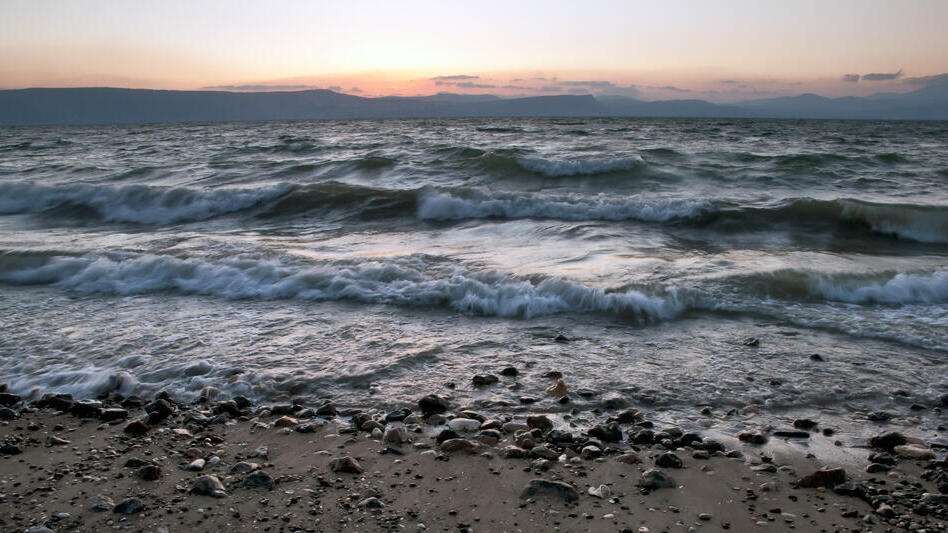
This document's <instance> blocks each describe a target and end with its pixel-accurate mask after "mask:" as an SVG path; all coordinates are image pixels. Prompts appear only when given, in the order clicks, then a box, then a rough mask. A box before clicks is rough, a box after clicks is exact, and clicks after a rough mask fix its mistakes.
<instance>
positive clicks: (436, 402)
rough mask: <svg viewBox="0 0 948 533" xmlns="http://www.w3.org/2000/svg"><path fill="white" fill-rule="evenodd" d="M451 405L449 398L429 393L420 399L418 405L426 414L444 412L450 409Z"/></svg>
mask: <svg viewBox="0 0 948 533" xmlns="http://www.w3.org/2000/svg"><path fill="white" fill-rule="evenodd" d="M449 406H450V404H449V403H448V400H447V399H446V398H444V397H442V396H438V395H437V394H429V395H427V396H425V397H423V398H422V399H420V400H418V407H419V408H420V409H421V412H422V414H424V415H425V416H428V415H432V414H435V413H443V412H445V411H447V410H448V407H449Z"/></svg>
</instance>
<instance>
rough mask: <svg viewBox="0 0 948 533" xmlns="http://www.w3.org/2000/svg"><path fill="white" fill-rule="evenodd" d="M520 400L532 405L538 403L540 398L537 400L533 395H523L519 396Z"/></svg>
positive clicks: (524, 403)
mask: <svg viewBox="0 0 948 533" xmlns="http://www.w3.org/2000/svg"><path fill="white" fill-rule="evenodd" d="M518 401H519V402H520V403H522V404H523V405H530V404H533V403H537V402H538V401H539V400H537V399H536V398H534V397H533V396H521V397H520V398H518Z"/></svg>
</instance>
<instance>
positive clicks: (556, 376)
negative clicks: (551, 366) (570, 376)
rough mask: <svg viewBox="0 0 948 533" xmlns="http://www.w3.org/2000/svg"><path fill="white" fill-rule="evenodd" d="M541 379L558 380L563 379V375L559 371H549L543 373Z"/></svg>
mask: <svg viewBox="0 0 948 533" xmlns="http://www.w3.org/2000/svg"><path fill="white" fill-rule="evenodd" d="M543 377H545V378H549V379H560V378H561V377H563V373H562V372H560V371H559V370H550V371H549V372H546V373H544V374H543Z"/></svg>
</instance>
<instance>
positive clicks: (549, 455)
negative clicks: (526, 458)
mask: <svg viewBox="0 0 948 533" xmlns="http://www.w3.org/2000/svg"><path fill="white" fill-rule="evenodd" d="M530 455H532V456H533V457H539V458H541V459H547V460H549V461H555V460H556V459H557V458H558V457H559V456H560V452H558V451H556V450H554V449H553V448H550V447H549V445H546V444H542V445H540V446H534V447H533V448H530Z"/></svg>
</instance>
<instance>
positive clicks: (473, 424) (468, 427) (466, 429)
mask: <svg viewBox="0 0 948 533" xmlns="http://www.w3.org/2000/svg"><path fill="white" fill-rule="evenodd" d="M448 427H449V428H451V429H452V430H454V431H458V432H461V433H471V432H474V431H477V430H479V429H481V423H480V422H479V421H478V420H472V419H469V418H455V419H453V420H449V421H448Z"/></svg>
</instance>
